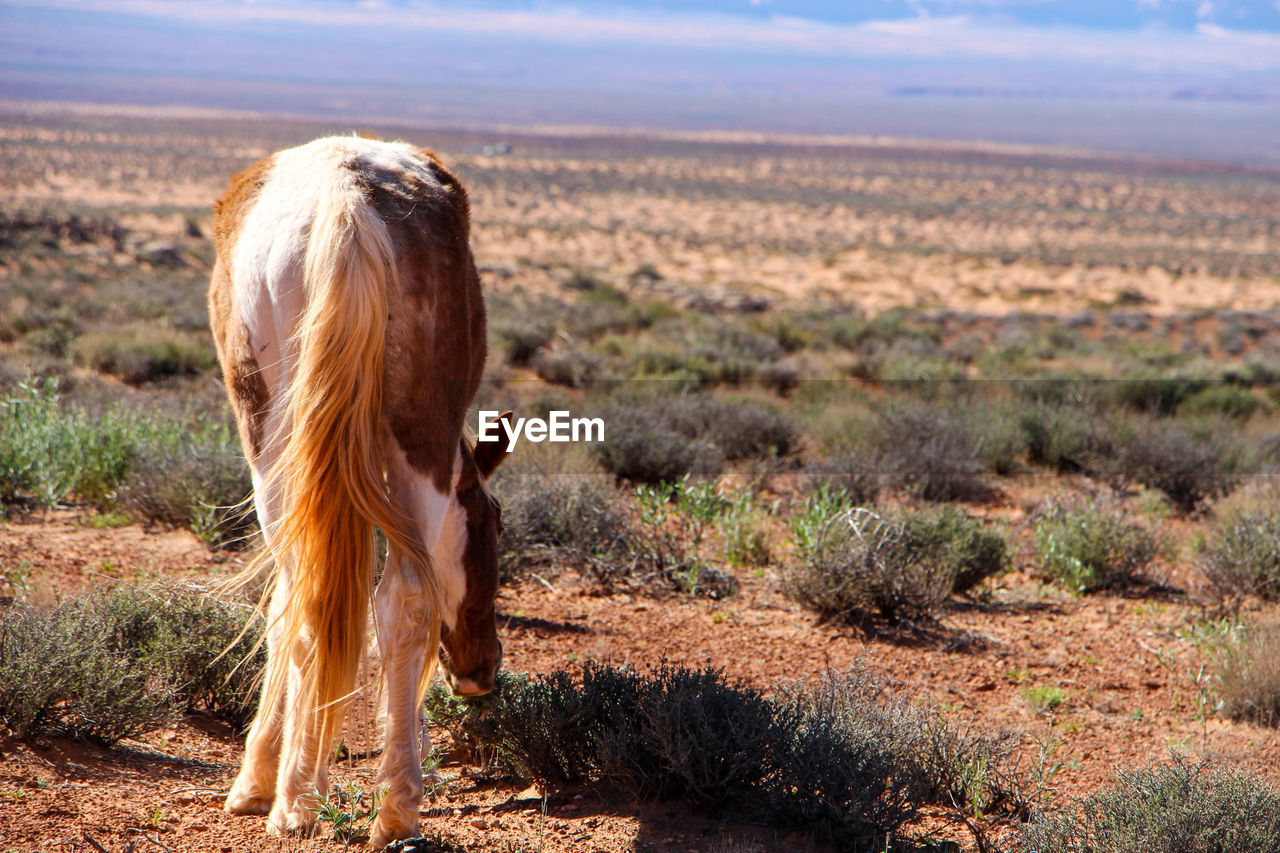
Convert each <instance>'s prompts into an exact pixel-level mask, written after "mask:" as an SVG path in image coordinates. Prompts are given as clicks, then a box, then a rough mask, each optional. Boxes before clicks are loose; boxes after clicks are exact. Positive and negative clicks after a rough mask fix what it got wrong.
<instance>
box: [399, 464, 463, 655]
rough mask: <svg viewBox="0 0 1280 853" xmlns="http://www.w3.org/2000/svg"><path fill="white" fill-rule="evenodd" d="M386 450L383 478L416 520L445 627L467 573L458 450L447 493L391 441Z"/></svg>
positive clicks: (454, 612)
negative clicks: (436, 581)
mask: <svg viewBox="0 0 1280 853" xmlns="http://www.w3.org/2000/svg"><path fill="white" fill-rule="evenodd" d="M393 448H394V449H393V450H392V452H391V453H389V454H387V456H388V462H389V463H390V465H389V466H388V470H387V480H388V483H389V485H390V488H391V495H392V497H393V498H395V499H396V501H397V502H398V503H399V504H400V506H402V507H404V508H405V509H406V510H407V511H408V512H409V513H410V515H411V516H412V517H413V518H416V519H417V520H418V530H419V532H420V534H421V536H422V543H423V545H425V546H426V549H427V552H428V553H430V554H431V562H432V565H433V568H434V569H435V573H436V577H437V578H438V579H439V581H440V591H441V594H442V596H443V598H444V601H443V602H441V603H442V605H443V608H444V612H443V613H441V614H440V616H441V618H442V619H444V623H445V625H446V626H448V628H449V630H451V631H452V630H453V629H454V628H455V627H456V625H457V613H458V607H459V606H461V604H462V600H463V598H464V597H465V596H466V594H467V574H466V569H465V567H464V566H463V565H462V555H463V552H464V550H465V549H466V545H467V514H466V512H465V511H464V510H463V508H462V507H461V505H459V503H458V501H457V498H456V497H455V493H456V491H457V488H458V480H459V478H460V477H461V476H462V453H461V451H458V452H456V453H455V454H454V458H453V478H452V481H451V482H450V484H449V494H447V495H444V494H441V493H440V492H439V491H438V490H437V489H436V485H435V481H434V480H433V479H432V478H431V477H429V476H427V475H426V474H423V473H421V472H419V471H418V470H416V469H415V468H414V467H413V465H411V464H410V463H409V460H408V458H407V457H406V456H405V454H404V451H403V450H402V449H400V447H399V446H395V445H394V443H393Z"/></svg>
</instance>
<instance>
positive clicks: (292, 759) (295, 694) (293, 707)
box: [267, 636, 329, 835]
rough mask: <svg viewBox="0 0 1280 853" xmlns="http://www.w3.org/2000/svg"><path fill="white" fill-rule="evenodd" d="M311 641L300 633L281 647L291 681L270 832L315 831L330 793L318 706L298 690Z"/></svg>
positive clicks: (286, 704)
mask: <svg viewBox="0 0 1280 853" xmlns="http://www.w3.org/2000/svg"><path fill="white" fill-rule="evenodd" d="M311 642H312V640H311V639H310V638H308V637H306V636H300V637H298V638H297V640H296V641H295V642H294V644H293V647H292V648H288V649H284V648H282V649H281V650H280V653H281V654H284V655H287V656H288V675H287V679H288V683H287V685H286V689H285V691H284V714H283V715H282V718H283V721H284V726H283V728H282V729H281V732H280V746H281V748H280V753H279V756H280V759H279V760H280V764H279V768H278V770H277V772H276V798H275V804H274V805H273V806H272V807H271V814H270V815H269V816H268V818H267V832H270V833H272V834H274V835H310V834H312V833H313V832H314V831H315V826H316V811H315V809H316V807H317V805H318V804H319V802H320V801H321V800H323V799H324V797H325V796H326V793H327V790H326V789H327V786H328V778H329V776H328V766H327V762H328V758H329V756H328V754H327V753H326V752H325V750H323V749H322V748H321V744H320V736H319V732H318V731H317V727H316V726H315V725H314V722H315V716H316V715H315V714H314V713H313V711H314V709H312V708H308V707H306V706H305V704H304V700H303V699H302V698H301V697H300V696H299V692H300V691H299V689H298V687H299V685H300V684H301V682H302V670H303V668H304V667H305V666H307V665H308V664H309V662H310V660H309V659H310V657H311Z"/></svg>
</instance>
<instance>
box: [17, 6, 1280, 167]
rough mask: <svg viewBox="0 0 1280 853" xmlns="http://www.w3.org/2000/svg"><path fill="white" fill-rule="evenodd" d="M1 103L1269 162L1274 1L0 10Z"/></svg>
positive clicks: (1273, 119)
mask: <svg viewBox="0 0 1280 853" xmlns="http://www.w3.org/2000/svg"><path fill="white" fill-rule="evenodd" d="M0 98H4V99H9V100H20V101H21V100H72V101H96V102H104V103H114V104H135V105H150V106H157V105H162V106H186V107H199V108H214V109H231V110H252V111H261V112H271V113H295V114H305V115H308V116H333V117H346V118H362V119H366V120H369V121H373V122H377V121H395V122H399V123H404V122H410V123H418V122H421V123H426V124H430V125H431V126H434V127H448V126H463V127H465V126H474V125H484V126H488V127H493V126H502V125H509V126H513V127H529V126H536V125H547V124H550V125H559V126H564V125H579V126H581V125H594V126H609V127H639V128H647V129H668V130H669V129H688V130H708V129H725V130H736V131H773V132H802V133H810V134H812V133H818V134H843V135H869V136H893V137H922V138H927V139H960V140H990V141H997V142H1004V143H1034V144H1049V145H1063V146H1073V147H1084V148H1090V149H1097V150H1107V151H1121V152H1130V153H1154V154H1163V155H1175V156H1184V157H1194V158H1207V159H1213V160H1223V161H1231V162H1235V163H1255V164H1256V163H1260V162H1267V163H1274V162H1276V161H1277V159H1280V4H1277V3H1275V2H1272V0H1118V2H1113V0H1083V2H1078V1H1077V0H854V2H849V1H848V0H844V1H843V2H836V0H693V1H692V2H665V0H613V2H578V3H574V2H564V3H560V2H539V0H465V2H455V3H448V4H445V3H432V2H419V0H307V1H305V2H304V1H303V0H5V2H3V3H0Z"/></svg>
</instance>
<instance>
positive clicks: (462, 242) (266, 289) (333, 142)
mask: <svg viewBox="0 0 1280 853" xmlns="http://www.w3.org/2000/svg"><path fill="white" fill-rule="evenodd" d="M335 195H336V196H337V197H339V198H342V197H346V198H347V199H348V203H350V204H351V205H362V206H364V207H366V208H368V209H370V210H372V211H373V212H374V213H375V214H376V219H371V220H370V221H374V222H376V223H377V224H376V225H375V226H373V227H380V228H382V229H385V232H386V238H387V239H388V240H389V243H390V245H391V247H392V249H393V252H392V254H393V258H394V260H393V266H394V269H392V270H391V271H390V273H391V274H390V275H389V276H388V284H387V293H386V299H387V315H388V323H387V330H386V351H385V360H384V376H383V382H384V389H385V394H384V412H385V417H386V420H387V422H388V424H389V425H390V427H391V430H392V433H393V435H395V437H396V440H397V442H398V443H399V444H400V445H401V447H402V448H403V449H404V450H405V454H406V456H407V457H408V458H409V460H410V461H411V462H413V463H414V464H415V467H418V468H419V469H420V470H423V471H424V472H427V471H429V472H431V473H432V474H434V475H436V476H437V479H439V478H440V477H442V476H447V473H448V472H447V471H443V470H442V471H439V472H437V471H435V470H434V469H435V468H439V467H440V465H439V463H438V460H439V459H441V458H451V453H450V449H451V448H452V446H453V445H454V444H455V443H456V441H457V437H458V435H459V434H460V432H461V429H462V420H463V417H464V416H465V412H466V407H467V405H468V404H469V401H470V399H471V397H472V396H474V393H475V390H476V388H477V387H478V384H479V380H480V375H481V373H482V371H483V367H484V346H483V341H484V335H485V318H484V303H483V299H482V297H481V294H480V286H479V279H478V277H477V275H476V271H475V266H474V263H473V261H472V257H471V253H470V249H469V248H468V243H469V232H470V223H469V216H470V214H469V207H468V200H467V195H466V191H465V190H464V189H463V188H462V186H461V184H460V183H459V182H458V181H457V179H456V178H454V176H453V175H451V174H450V173H449V172H448V171H446V170H445V168H444V167H443V166H442V165H441V164H440V163H439V161H438V160H437V159H436V158H435V156H434V155H433V154H432V153H431V152H429V151H425V150H422V149H418V148H415V147H413V146H411V145H408V144H406V143H393V142H382V141H378V140H372V139H363V138H358V137H329V138H324V139H317V140H315V141H313V142H310V143H307V144H306V145H302V146H299V147H297V148H291V149H288V150H285V151H281V152H278V153H277V154H274V155H271V156H270V157H267V158H264V159H263V160H260V161H258V162H257V163H255V164H254V165H253V166H251V167H250V168H249V169H247V170H245V171H244V172H241V173H240V174H239V175H237V176H236V177H235V178H233V179H232V182H231V185H230V187H229V188H228V190H227V192H226V193H225V194H224V195H223V197H222V198H221V199H220V200H219V201H218V203H217V205H216V207H215V220H214V235H215V242H216V244H217V254H218V260H217V268H216V269H215V274H214V277H213V284H212V286H211V289H210V314H211V320H212V325H213V328H214V335H215V339H216V340H217V343H218V347H219V351H220V353H221V354H222V356H223V362H224V364H226V365H228V370H227V372H228V378H229V380H230V383H231V386H232V387H231V388H230V389H229V390H231V391H232V393H233V395H234V394H239V395H241V396H242V397H244V398H245V399H246V400H247V401H248V402H249V403H250V405H249V406H248V409H249V410H250V411H251V412H256V413H259V414H258V415H257V420H258V421H261V419H262V417H264V415H262V414H261V413H263V412H265V411H266V410H267V409H268V408H269V405H268V404H269V400H270V398H275V397H278V396H279V395H280V393H281V391H282V389H283V388H284V387H285V386H286V385H287V383H288V382H289V379H290V370H291V358H292V356H293V353H291V352H290V346H291V344H290V340H291V337H292V335H293V332H294V330H295V328H296V325H297V323H298V320H299V318H300V317H301V315H302V312H303V311H304V310H305V307H306V300H307V296H308V292H307V283H306V281H305V269H306V257H307V251H308V245H309V243H310V241H311V239H312V229H313V226H314V225H315V224H316V221H317V216H318V215H319V214H320V212H321V209H322V205H324V204H326V203H331V201H330V200H331V199H332V198H333V197H335ZM253 420H254V419H253V418H250V424H249V428H248V432H249V433H250V434H249V435H248V436H247V438H248V439H249V440H250V442H251V446H253V447H254V448H257V447H259V446H260V444H261V440H262V432H263V425H262V424H261V423H257V424H256V426H255V424H254V423H253Z"/></svg>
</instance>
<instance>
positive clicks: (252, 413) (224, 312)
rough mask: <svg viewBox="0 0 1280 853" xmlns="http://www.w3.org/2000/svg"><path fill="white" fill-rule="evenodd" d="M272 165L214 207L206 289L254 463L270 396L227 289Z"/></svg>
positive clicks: (237, 184) (240, 180)
mask: <svg viewBox="0 0 1280 853" xmlns="http://www.w3.org/2000/svg"><path fill="white" fill-rule="evenodd" d="M273 162H274V158H272V157H264V158H263V159H261V160H259V161H258V162H256V163H254V164H253V165H252V166H250V167H249V168H247V169H245V170H244V171H243V172H240V173H239V174H237V175H236V176H235V177H233V178H232V179H231V185H230V186H229V187H228V188H227V191H226V192H225V193H223V194H222V197H221V198H219V199H218V200H217V201H216V202H214V205H213V241H214V246H215V247H216V248H217V260H216V261H215V262H214V266H213V277H212V280H211V282H210V284H209V327H210V329H211V330H212V331H213V342H214V345H215V346H216V347H217V348H218V357H219V360H220V361H221V363H222V366H223V372H222V376H223V383H224V384H225V385H226V389H227V396H228V397H229V398H230V399H231V407H232V409H234V410H235V412H236V415H237V417H236V420H237V422H238V424H239V427H240V440H241V442H242V443H243V444H244V446H245V447H246V448H248V449H249V450H250V452H251V453H252V454H253V456H254V457H255V458H256V457H257V456H258V454H259V453H260V452H261V450H262V441H263V432H264V431H265V429H266V418H267V406H268V403H269V402H270V392H269V391H268V389H267V383H266V382H265V381H263V379H262V373H261V370H260V368H259V365H258V359H257V356H256V355H255V353H254V351H253V344H252V342H251V341H250V340H249V329H248V328H247V327H246V326H245V325H244V323H242V322H241V321H240V310H239V306H238V305H237V304H236V298H235V287H234V286H233V285H232V283H231V253H232V251H233V250H234V248H235V244H236V240H237V239H238V238H239V236H240V226H241V225H242V224H243V222H244V218H245V217H246V216H247V215H248V214H249V211H250V210H251V209H252V208H253V203H254V202H255V201H256V200H257V198H258V191H259V190H260V189H261V188H262V184H263V182H264V181H265V180H266V177H267V174H268V172H269V171H270V169H271V165H272V163H273Z"/></svg>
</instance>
